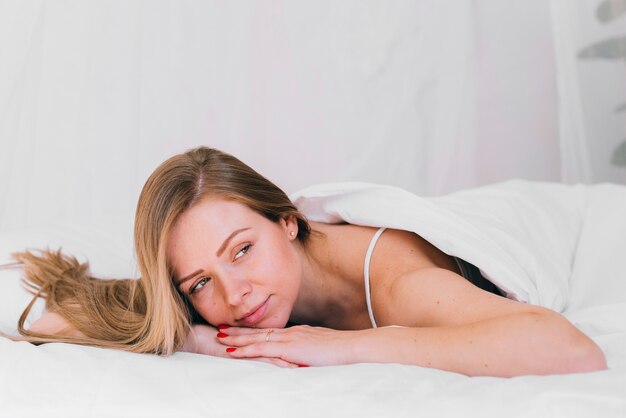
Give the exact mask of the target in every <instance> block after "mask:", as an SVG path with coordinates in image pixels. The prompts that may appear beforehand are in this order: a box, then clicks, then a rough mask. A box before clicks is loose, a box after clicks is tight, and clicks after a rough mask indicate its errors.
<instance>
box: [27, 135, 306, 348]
mask: <svg viewBox="0 0 626 418" xmlns="http://www.w3.org/2000/svg"><path fill="white" fill-rule="evenodd" d="M209 196H211V197H219V198H223V199H228V200H232V201H237V202H239V203H243V204H245V205H247V206H248V207H250V208H251V209H252V210H254V211H256V212H257V213H259V214H261V215H262V216H264V217H266V218H267V219H269V220H271V221H273V222H279V221H280V220H281V219H284V218H287V217H290V216H294V217H295V219H296V220H297V222H298V239H299V240H300V242H302V243H303V244H304V243H306V241H307V239H308V237H309V235H310V233H311V228H310V226H309V224H308V222H307V220H306V218H305V217H304V216H303V215H302V214H301V213H300V212H299V211H298V210H297V209H296V207H295V206H294V205H293V203H292V202H291V201H290V200H289V197H288V196H287V195H286V194H285V193H284V192H283V191H282V190H281V189H280V188H278V187H277V186H276V185H275V184H273V183H272V182H271V181H269V180H268V179H266V178H265V177H263V176H262V175H260V174H259V173H257V172H256V171H254V170H253V169H252V168H250V167H249V166H247V165H246V164H244V163H243V162H241V161H240V160H238V159H237V158H235V157H233V156H232V155H230V154H227V153H224V152H222V151H219V150H216V149H212V148H207V147H199V148H195V149H191V150H189V151H187V152H185V153H183V154H179V155H175V156H174V157H171V158H170V159H168V160H166V161H165V162H163V163H162V164H161V165H159V167H157V169H156V170H155V171H154V172H153V173H152V174H151V175H150V177H149V178H148V180H147V181H146V183H145V185H144V187H143V189H142V191H141V195H140V196H139V201H138V204H137V210H136V213H135V252H136V255H137V263H138V265H139V270H140V273H141V279H139V280H126V279H125V280H107V281H103V280H100V279H94V278H92V277H91V276H90V275H89V274H88V266H87V265H85V264H80V263H78V262H77V261H76V259H74V258H72V257H69V256H66V255H63V254H62V253H60V252H51V251H45V252H42V253H40V254H39V255H36V254H33V253H29V252H25V253H19V254H16V255H15V258H16V260H17V261H18V262H20V263H21V264H22V265H23V266H24V276H25V281H26V283H27V284H28V287H29V289H30V291H31V292H32V293H33V294H34V295H35V296H34V299H33V302H31V304H30V305H29V306H28V307H27V308H26V310H25V311H24V313H23V314H22V317H21V318H20V323H19V324H18V330H19V332H20V333H21V334H22V335H23V336H24V338H23V339H25V340H27V341H31V342H33V343H42V342H50V341H71V342H76V343H79V344H90V345H97V346H103V347H111V348H121V349H124V350H128V351H135V352H153V353H159V354H171V353H173V352H174V351H176V350H177V349H179V348H180V347H182V345H183V344H184V341H185V337H186V335H187V333H188V332H189V328H190V324H191V318H192V315H193V312H192V309H191V308H190V305H189V304H188V303H187V302H186V301H185V299H184V298H183V296H182V295H181V294H180V293H179V292H178V290H177V289H176V287H175V285H174V283H173V281H172V277H171V276H172V275H171V269H170V267H169V265H168V261H167V254H166V247H167V241H168V238H169V235H170V233H171V230H172V228H173V227H174V225H175V224H176V222H177V220H178V219H179V218H180V216H181V215H182V214H183V212H185V211H186V210H187V209H189V208H190V207H191V206H193V205H194V204H195V203H197V202H199V201H200V200H202V199H204V198H206V197H209ZM37 297H44V298H45V299H46V307H47V308H48V310H50V311H53V312H55V313H57V314H59V315H61V316H62V317H63V318H65V319H66V320H67V321H68V322H69V323H70V324H71V325H73V326H74V327H76V329H77V330H79V331H81V332H83V334H85V338H74V337H71V338H70V337H66V336H51V335H41V334H35V333H31V332H29V331H27V330H25V329H24V328H23V324H24V320H25V318H26V316H27V315H28V312H29V311H30V308H31V307H32V304H33V303H34V300H35V299H36V298H37ZM85 331H86V332H85Z"/></svg>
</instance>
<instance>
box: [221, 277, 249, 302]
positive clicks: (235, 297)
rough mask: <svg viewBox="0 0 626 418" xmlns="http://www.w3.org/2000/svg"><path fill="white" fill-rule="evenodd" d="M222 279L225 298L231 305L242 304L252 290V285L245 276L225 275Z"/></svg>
mask: <svg viewBox="0 0 626 418" xmlns="http://www.w3.org/2000/svg"><path fill="white" fill-rule="evenodd" d="M221 281H222V287H223V289H224V299H225V301H226V303H227V304H229V305H230V306H238V305H241V303H242V302H243V301H244V299H245V298H246V296H247V295H248V294H250V292H251V291H252V285H251V284H250V282H249V281H248V280H246V279H245V278H241V277H234V276H230V277H224V279H223V280H221Z"/></svg>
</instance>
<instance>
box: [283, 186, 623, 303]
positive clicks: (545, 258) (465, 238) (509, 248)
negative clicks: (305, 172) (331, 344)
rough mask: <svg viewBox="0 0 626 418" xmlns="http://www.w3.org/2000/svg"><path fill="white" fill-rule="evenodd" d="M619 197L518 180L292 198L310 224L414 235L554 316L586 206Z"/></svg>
mask: <svg viewBox="0 0 626 418" xmlns="http://www.w3.org/2000/svg"><path fill="white" fill-rule="evenodd" d="M607 190H608V193H607ZM619 198H621V200H620V204H622V205H624V204H625V203H626V187H623V186H616V185H598V186H583V185H577V186H566V185H562V184H555V183H538V182H528V181H522V180H513V181H508V182H505V183H499V184H496V185H491V186H486V187H482V188H478V189H473V190H467V191H463V192H458V193H453V194H450V195H448V196H443V197H438V198H423V197H420V196H416V195H414V194H412V193H409V192H407V191H405V190H402V189H399V188H395V187H389V186H382V185H375V184H368V183H329V184H321V185H315V186H312V187H309V188H306V189H304V190H301V191H299V192H297V193H295V194H293V195H292V199H293V200H294V202H295V204H296V206H297V207H298V208H299V209H300V210H301V211H303V212H304V214H305V215H306V216H307V218H308V219H310V220H312V221H319V222H330V223H337V222H348V223H351V224H358V225H366V226H375V227H387V228H395V229H402V230H408V231H413V232H415V233H417V234H418V235H420V236H421V237H423V238H424V239H426V240H428V241H429V242H431V243H432V244H433V245H435V246H436V247H438V248H439V249H441V250H442V251H444V252H445V253H447V254H449V255H453V256H456V257H460V258H462V259H464V260H466V261H468V262H470V263H472V264H474V265H476V266H477V267H478V268H479V269H480V270H481V272H482V274H483V275H484V276H485V277H487V278H488V279H489V280H491V281H492V282H493V283H494V284H496V285H497V286H498V287H499V288H501V289H503V290H504V291H505V292H507V296H508V297H510V298H512V299H516V300H519V301H523V302H528V303H532V304H536V305H542V306H545V307H548V308H551V309H554V310H557V311H563V310H564V309H565V307H566V304H567V302H568V297H569V291H570V283H569V282H570V276H571V273H572V266H573V263H574V261H575V254H576V249H577V246H578V244H579V238H580V236H581V234H580V233H581V228H582V226H583V225H584V223H585V221H586V219H587V218H593V217H594V216H601V212H599V211H597V210H596V211H593V210H587V208H588V205H589V203H590V202H591V201H594V200H598V199H600V200H602V201H603V203H604V204H606V205H612V204H613V203H614V202H615V201H617V200H616V199H619ZM624 209H625V211H624V213H626V205H625V206H624ZM594 239H597V238H594Z"/></svg>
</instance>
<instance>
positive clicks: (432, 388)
mask: <svg viewBox="0 0 626 418" xmlns="http://www.w3.org/2000/svg"><path fill="white" fill-rule="evenodd" d="M292 197H293V198H294V200H295V202H296V204H297V205H298V206H299V207H300V208H301V209H302V210H303V211H304V212H305V214H306V215H307V216H308V217H309V218H310V219H312V220H319V221H326V222H340V221H350V222H352V223H357V224H363V225H372V226H387V227H392V228H394V227H395V228H402V229H408V230H412V231H415V232H417V233H419V234H420V235H422V236H423V237H424V238H426V239H428V240H429V241H430V242H432V243H433V244H435V245H436V246H438V247H439V248H440V249H442V250H443V251H445V252H447V253H449V254H452V255H455V256H458V257H461V258H463V259H465V260H467V261H469V262H471V263H473V264H475V265H477V266H478V267H479V268H480V269H481V271H482V272H483V274H485V275H486V276H488V277H489V278H490V279H491V280H492V281H493V282H494V283H496V284H497V285H498V286H499V287H501V288H503V289H504V290H506V291H507V293H508V294H509V297H512V298H516V299H518V300H522V301H526V302H529V303H533V304H540V305H544V306H547V307H551V308H552V309H556V310H559V311H562V312H563V313H564V314H565V315H566V316H567V317H568V318H569V319H570V320H571V321H572V322H573V323H574V324H575V325H576V326H578V327H579V328H580V329H582V330H583V331H584V332H585V333H587V335H589V336H590V337H591V338H593V339H594V340H595V341H596V342H597V343H598V344H599V345H600V346H601V347H602V349H603V350H604V352H605V354H606V355H607V359H608V364H609V370H607V371H602V372H596V373H588V374H577V375H561V376H558V375H557V376H524V377H518V378H513V379H502V378H487V377H480V378H469V377H466V376H462V375H459V374H455V373H450V372H443V371H439V370H433V369H427V368H422V367H416V366H404V365H393V364H391V365H382V364H356V365H349V366H340V367H321V368H307V369H295V370H294V369H279V368H276V367H274V366H271V365H266V364H262V363H256V362H250V361H237V360H229V359H222V358H213V357H208V356H202V355H196V354H189V353H177V354H175V355H173V356H171V357H167V358H162V357H157V356H153V355H139V354H132V353H123V352H118V351H114V350H105V349H97V348H91V347H80V346H73V345H68V344H48V345H44V346H39V347H35V346H32V345H29V344H27V343H15V342H12V341H9V340H7V339H4V338H0V353H1V354H2V356H1V360H0V361H1V363H0V364H1V365H0V371H1V372H0V416H1V417H23V416H52V417H57V416H58V417H74V416H75V417H109V416H110V417H141V416H145V417H170V416H176V417H179V416H180V417H205V416H220V417H221V416H226V417H230V416H242V417H249V416H271V417H282V416H303V417H309V416H310V417H319V416H339V415H342V416H355V417H356V416H358V417H362V416H375V417H378V416H394V417H395V416H399V417H404V416H406V417H409V416H411V417H413V416H464V417H472V416H476V417H492V416H493V417H502V416H507V417H508V416H529V417H530V416H533V417H534V416H563V417H577V416H598V417H600V416H601V417H624V416H626V187H624V186H616V185H608V184H607V185H597V186H562V185H557V184H542V183H529V182H523V181H515V182H507V183H503V184H498V185H494V186H489V187H484V188H481V189H474V190H470V191H465V192H462V193H456V194H453V195H449V196H446V197H440V198H430V199H424V198H419V197H417V196H414V195H412V194H409V193H407V192H404V191H402V190H399V189H394V188H388V187H384V186H373V185H367V184H362V183H361V184H354V183H351V184H349V183H344V184H330V185H320V186H315V187H312V188H309V189H305V190H304V191H302V192H299V193H297V194H295V195H293V196H292ZM131 231H132V230H131V216H130V214H122V215H119V216H113V217H109V218H102V219H90V220H86V221H83V222H79V221H73V222H70V223H58V224H55V225H49V226H46V227H41V228H35V229H31V230H24V231H14V232H11V233H4V234H2V236H0V262H2V261H6V260H7V257H8V254H9V253H10V252H13V251H16V250H20V249H23V248H25V247H35V248H37V247H44V246H46V245H50V246H52V247H56V246H58V245H63V247H64V249H65V250H67V251H68V252H70V253H74V254H77V255H79V256H81V257H84V258H88V259H89V260H90V261H91V263H92V268H93V270H94V273H95V274H97V275H101V276H107V277H111V276H113V277H129V276H134V275H135V271H134V263H133V261H132V257H131V255H130V254H132V246H131V239H130V237H131ZM18 275H19V272H18V271H0V290H2V294H1V295H0V297H1V298H2V300H1V302H2V306H0V315H1V317H0V320H1V322H0V324H1V325H2V331H4V332H14V324H15V321H16V320H17V316H18V315H19V311H20V310H21V309H23V307H24V306H25V304H26V301H27V300H28V296H27V295H26V294H24V292H23V291H22V290H21V289H20V288H19V285H18ZM40 311H41V306H39V307H38V308H37V309H36V312H35V315H36V314H37V312H40Z"/></svg>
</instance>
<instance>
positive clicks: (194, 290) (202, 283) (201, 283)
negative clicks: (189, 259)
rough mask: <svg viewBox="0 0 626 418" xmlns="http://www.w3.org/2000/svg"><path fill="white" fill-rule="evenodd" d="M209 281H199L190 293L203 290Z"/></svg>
mask: <svg viewBox="0 0 626 418" xmlns="http://www.w3.org/2000/svg"><path fill="white" fill-rule="evenodd" d="M208 281H209V278H208V277H203V278H201V279H200V280H198V282H197V283H196V284H194V285H193V286H191V288H190V289H189V293H190V294H192V293H195V292H197V291H198V290H200V289H202V288H203V287H204V285H205V284H207V282H208Z"/></svg>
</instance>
